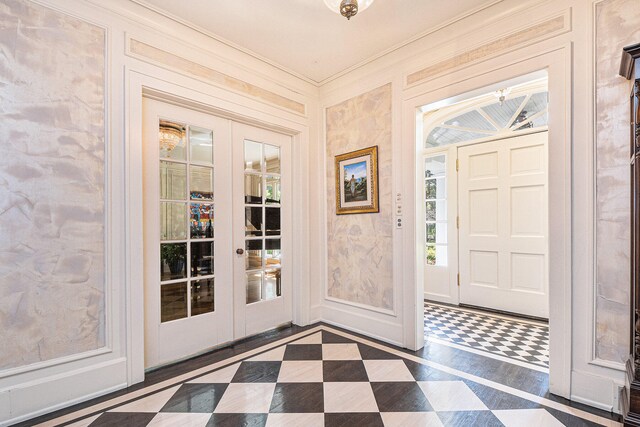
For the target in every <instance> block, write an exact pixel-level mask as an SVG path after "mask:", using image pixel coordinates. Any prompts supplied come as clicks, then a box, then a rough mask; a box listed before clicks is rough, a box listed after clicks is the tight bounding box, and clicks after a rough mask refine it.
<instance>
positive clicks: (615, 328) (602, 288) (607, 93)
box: [595, 0, 640, 362]
mask: <svg viewBox="0 0 640 427" xmlns="http://www.w3.org/2000/svg"><path fill="white" fill-rule="evenodd" d="M595 20H596V58H595V61H596V135H595V141H596V213H595V215H596V356H597V357H598V358H600V359H604V360H609V361H614V362H623V361H624V360H625V359H626V357H627V355H628V353H629V335H628V334H629V93H630V91H631V83H630V82H628V81H627V80H625V79H624V78H622V77H620V76H618V67H619V65H620V54H621V51H622V47H624V46H626V45H629V44H633V43H637V42H638V41H640V25H639V24H640V2H639V1H637V0H605V1H603V2H601V3H598V4H597V5H596V16H595Z"/></svg>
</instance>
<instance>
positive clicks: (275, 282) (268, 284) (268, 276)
mask: <svg viewBox="0 0 640 427" xmlns="http://www.w3.org/2000/svg"><path fill="white" fill-rule="evenodd" d="M262 295H263V299H265V300H270V299H274V298H277V297H279V296H280V295H282V288H281V283H280V270H279V269H278V270H265V272H264V292H263V293H262Z"/></svg>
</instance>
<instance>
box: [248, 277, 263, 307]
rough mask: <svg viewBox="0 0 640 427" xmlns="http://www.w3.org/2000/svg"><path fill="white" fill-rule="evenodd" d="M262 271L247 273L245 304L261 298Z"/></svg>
mask: <svg viewBox="0 0 640 427" xmlns="http://www.w3.org/2000/svg"><path fill="white" fill-rule="evenodd" d="M261 293H262V272H261V271H258V272H255V273H247V304H251V303H254V302H258V301H260V299H261V298H262V295H261Z"/></svg>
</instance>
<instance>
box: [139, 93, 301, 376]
mask: <svg viewBox="0 0 640 427" xmlns="http://www.w3.org/2000/svg"><path fill="white" fill-rule="evenodd" d="M143 113H144V118H143V150H144V151H143V155H144V160H143V161H144V191H143V192H144V219H145V222H144V254H142V255H143V256H142V257H141V258H143V260H144V271H145V279H144V282H145V283H144V289H145V292H144V295H145V297H144V300H145V305H144V308H145V316H144V317H145V368H147V369H149V368H153V367H157V366H161V365H164V364H167V363H171V362H174V361H177V360H181V359H184V358H187V357H190V356H193V355H195V354H198V353H201V352H204V351H207V350H209V349H211V348H214V347H217V346H220V345H221V344H224V343H227V342H230V341H233V340H237V339H240V338H244V337H246V336H250V335H254V334H256V333H259V332H262V331H265V330H268V329H271V328H274V327H277V326H279V325H282V324H285V323H287V322H291V320H292V298H291V295H292V280H291V266H290V265H289V264H288V263H287V256H290V255H288V254H291V236H292V230H291V229H290V224H291V223H292V221H291V198H292V196H291V192H292V191H291V137H290V136H287V135H282V134H279V133H275V132H272V131H269V130H266V129H262V128H258V127H255V126H250V125H248V124H243V123H239V122H237V121H234V120H230V119H226V118H221V117H217V116H214V115H211V114H207V113H204V112H200V111H194V110H191V109H187V108H184V107H181V106H177V105H173V104H168V103H164V102H160V101H157V100H152V99H146V98H145V99H144V103H143Z"/></svg>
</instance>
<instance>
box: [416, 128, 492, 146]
mask: <svg viewBox="0 0 640 427" xmlns="http://www.w3.org/2000/svg"><path fill="white" fill-rule="evenodd" d="M491 135H493V134H491V133H479V132H467V131H466V130H458V129H450V128H443V127H440V126H438V127H436V128H434V129H433V130H432V131H431V132H430V133H429V135H428V136H427V141H426V142H425V144H424V146H425V148H431V147H442V146H444V145H449V144H456V143H458V142H464V141H472V140H474V139H480V138H486V137H488V136H491Z"/></svg>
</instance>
